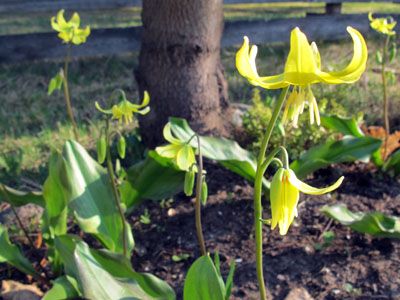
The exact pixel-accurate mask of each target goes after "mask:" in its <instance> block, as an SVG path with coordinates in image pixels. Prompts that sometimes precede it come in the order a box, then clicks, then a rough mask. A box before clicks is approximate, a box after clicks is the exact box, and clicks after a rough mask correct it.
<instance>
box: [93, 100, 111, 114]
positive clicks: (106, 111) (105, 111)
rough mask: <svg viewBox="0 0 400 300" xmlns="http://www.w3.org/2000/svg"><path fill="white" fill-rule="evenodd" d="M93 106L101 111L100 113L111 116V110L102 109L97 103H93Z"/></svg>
mask: <svg viewBox="0 0 400 300" xmlns="http://www.w3.org/2000/svg"><path fill="white" fill-rule="evenodd" d="M94 105H95V106H96V108H97V110H99V111H101V112H102V113H104V114H108V115H111V114H112V109H104V108H102V107H101V106H100V104H99V103H98V102H97V101H96V102H95V103H94Z"/></svg>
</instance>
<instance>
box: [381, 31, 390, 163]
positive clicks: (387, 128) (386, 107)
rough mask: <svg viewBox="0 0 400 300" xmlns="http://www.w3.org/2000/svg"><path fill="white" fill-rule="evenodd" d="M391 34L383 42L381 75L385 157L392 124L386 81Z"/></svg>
mask: <svg viewBox="0 0 400 300" xmlns="http://www.w3.org/2000/svg"><path fill="white" fill-rule="evenodd" d="M389 41H390V36H389V35H388V36H387V37H386V40H385V42H384V44H383V49H382V68H381V76H382V90H383V92H382V94H383V121H384V128H385V132H386V134H385V145H384V152H383V159H385V158H386V152H387V141H388V136H389V134H390V124H389V99H388V97H387V83H386V60H387V52H388V46H389Z"/></svg>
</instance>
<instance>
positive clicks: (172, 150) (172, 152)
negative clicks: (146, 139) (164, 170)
mask: <svg viewBox="0 0 400 300" xmlns="http://www.w3.org/2000/svg"><path fill="white" fill-rule="evenodd" d="M181 147H182V146H181V145H173V144H169V145H166V146H160V147H157V148H156V152H157V153H158V154H159V155H160V156H163V157H167V158H174V157H176V156H177V155H178V152H179V150H180V149H181Z"/></svg>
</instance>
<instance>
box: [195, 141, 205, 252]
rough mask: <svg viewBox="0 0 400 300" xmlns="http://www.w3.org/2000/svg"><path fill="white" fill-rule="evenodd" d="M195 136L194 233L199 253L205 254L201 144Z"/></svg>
mask: <svg viewBox="0 0 400 300" xmlns="http://www.w3.org/2000/svg"><path fill="white" fill-rule="evenodd" d="M196 137H197V145H198V148H197V151H198V152H197V156H198V158H199V162H198V164H197V178H196V202H195V221H196V234H197V240H198V242H199V246H200V252H201V255H206V254H207V250H206V244H205V242H204V236H203V228H202V225H201V193H202V188H203V185H202V183H203V156H202V154H201V145H200V137H199V136H198V135H196Z"/></svg>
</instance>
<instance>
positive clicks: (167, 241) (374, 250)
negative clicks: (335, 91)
mask: <svg viewBox="0 0 400 300" xmlns="http://www.w3.org/2000/svg"><path fill="white" fill-rule="evenodd" d="M206 169H207V171H208V176H207V177H208V183H209V194H210V196H209V200H208V203H207V205H206V206H205V207H203V210H202V217H203V227H204V228H203V229H204V236H205V239H206V245H207V250H208V251H209V252H211V253H214V252H215V251H218V252H219V254H220V256H221V262H222V271H223V274H224V276H226V275H227V273H228V264H229V262H230V261H231V260H235V261H236V266H237V269H236V273H235V277H234V288H233V295H232V299H258V292H257V279H256V274H255V256H254V238H253V205H252V204H253V203H252V194H253V190H252V187H251V185H250V184H248V183H247V182H246V181H244V180H243V179H242V178H240V177H239V176H236V175H234V174H232V173H231V172H229V171H227V170H225V169H222V168H220V167H217V166H215V165H213V164H207V166H206ZM341 175H343V176H345V181H344V183H343V184H342V186H341V187H340V189H339V190H338V191H337V192H336V193H332V194H330V195H324V196H318V197H315V196H314V197H313V196H304V195H302V198H301V203H300V204H299V217H298V218H297V219H296V220H295V223H294V224H293V225H292V227H291V228H290V230H289V232H288V234H287V235H286V236H284V237H282V236H280V235H279V233H278V232H277V231H276V230H275V231H273V232H271V230H270V229H269V227H267V226H266V227H265V230H264V234H265V235H264V264H265V266H264V268H265V273H266V274H265V276H266V282H267V286H268V289H269V291H271V293H272V295H273V299H285V297H286V296H287V294H288V293H289V292H290V291H291V290H293V289H294V288H297V287H302V288H304V289H306V290H307V291H308V293H309V294H310V295H311V296H312V297H314V298H315V299H400V276H399V270H400V242H399V241H398V240H389V239H378V238H372V237H370V236H365V235H363V234H359V233H356V232H353V231H351V230H350V229H349V228H347V227H344V226H342V225H340V224H338V223H336V222H332V221H330V220H329V219H328V218H327V217H325V216H324V215H323V214H322V213H321V212H320V211H319V209H320V208H321V207H322V206H323V205H325V204H333V203H338V202H342V203H345V204H347V205H348V207H349V208H350V209H351V210H355V211H356V210H360V211H372V210H379V211H382V212H384V213H387V214H390V215H397V216H399V215H400V182H399V181H396V180H395V179H392V178H390V177H389V176H387V175H385V174H382V173H380V172H377V171H376V170H375V169H374V168H373V167H371V166H369V165H365V164H358V165H339V166H335V167H332V168H328V169H325V170H322V171H319V172H317V173H316V174H314V177H313V178H309V180H308V182H309V183H311V184H312V185H315V186H324V185H327V184H331V183H332V182H333V181H335V180H336V179H337V178H338V177H339V176H341ZM193 207H194V205H193V200H192V199H188V198H187V197H184V196H182V195H180V196H177V197H176V198H175V199H174V200H173V201H164V202H163V203H159V202H146V203H143V204H142V205H141V206H140V207H138V209H136V210H135V212H134V213H133V214H132V215H131V216H130V217H129V221H130V223H131V224H132V228H133V230H134V236H135V241H136V249H135V253H134V255H133V258H132V263H133V266H134V268H135V269H136V270H137V271H145V272H150V273H153V274H155V275H157V276H159V277H160V278H162V279H165V280H167V281H168V282H169V284H171V286H172V287H173V288H174V289H175V291H176V292H177V295H178V299H182V290H183V283H184V278H185V274H186V273H187V270H188V269H189V267H190V265H191V264H192V262H193V261H194V260H195V259H196V257H198V256H199V249H198V245H197V240H196V234H195V224H194V209H193ZM264 207H265V218H268V217H269V207H268V204H267V202H266V203H265V205H264ZM145 209H147V210H148V212H149V214H150V218H151V223H150V224H148V225H146V224H142V223H140V221H139V219H140V215H141V214H143V213H144V211H145ZM324 231H333V232H334V234H335V238H334V240H333V242H332V243H331V244H329V245H326V246H325V247H323V248H322V249H320V248H318V244H321V243H322V233H323V232H324ZM181 254H189V258H188V259H186V260H185V259H184V260H182V261H180V262H175V261H174V260H173V259H172V256H173V255H181ZM0 266H2V267H3V268H1V270H0V279H6V278H8V279H9V278H10V277H11V278H12V279H14V280H19V281H24V282H27V280H26V277H24V275H23V274H22V273H20V272H18V271H14V270H13V269H10V268H4V266H5V265H4V264H3V265H0Z"/></svg>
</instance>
